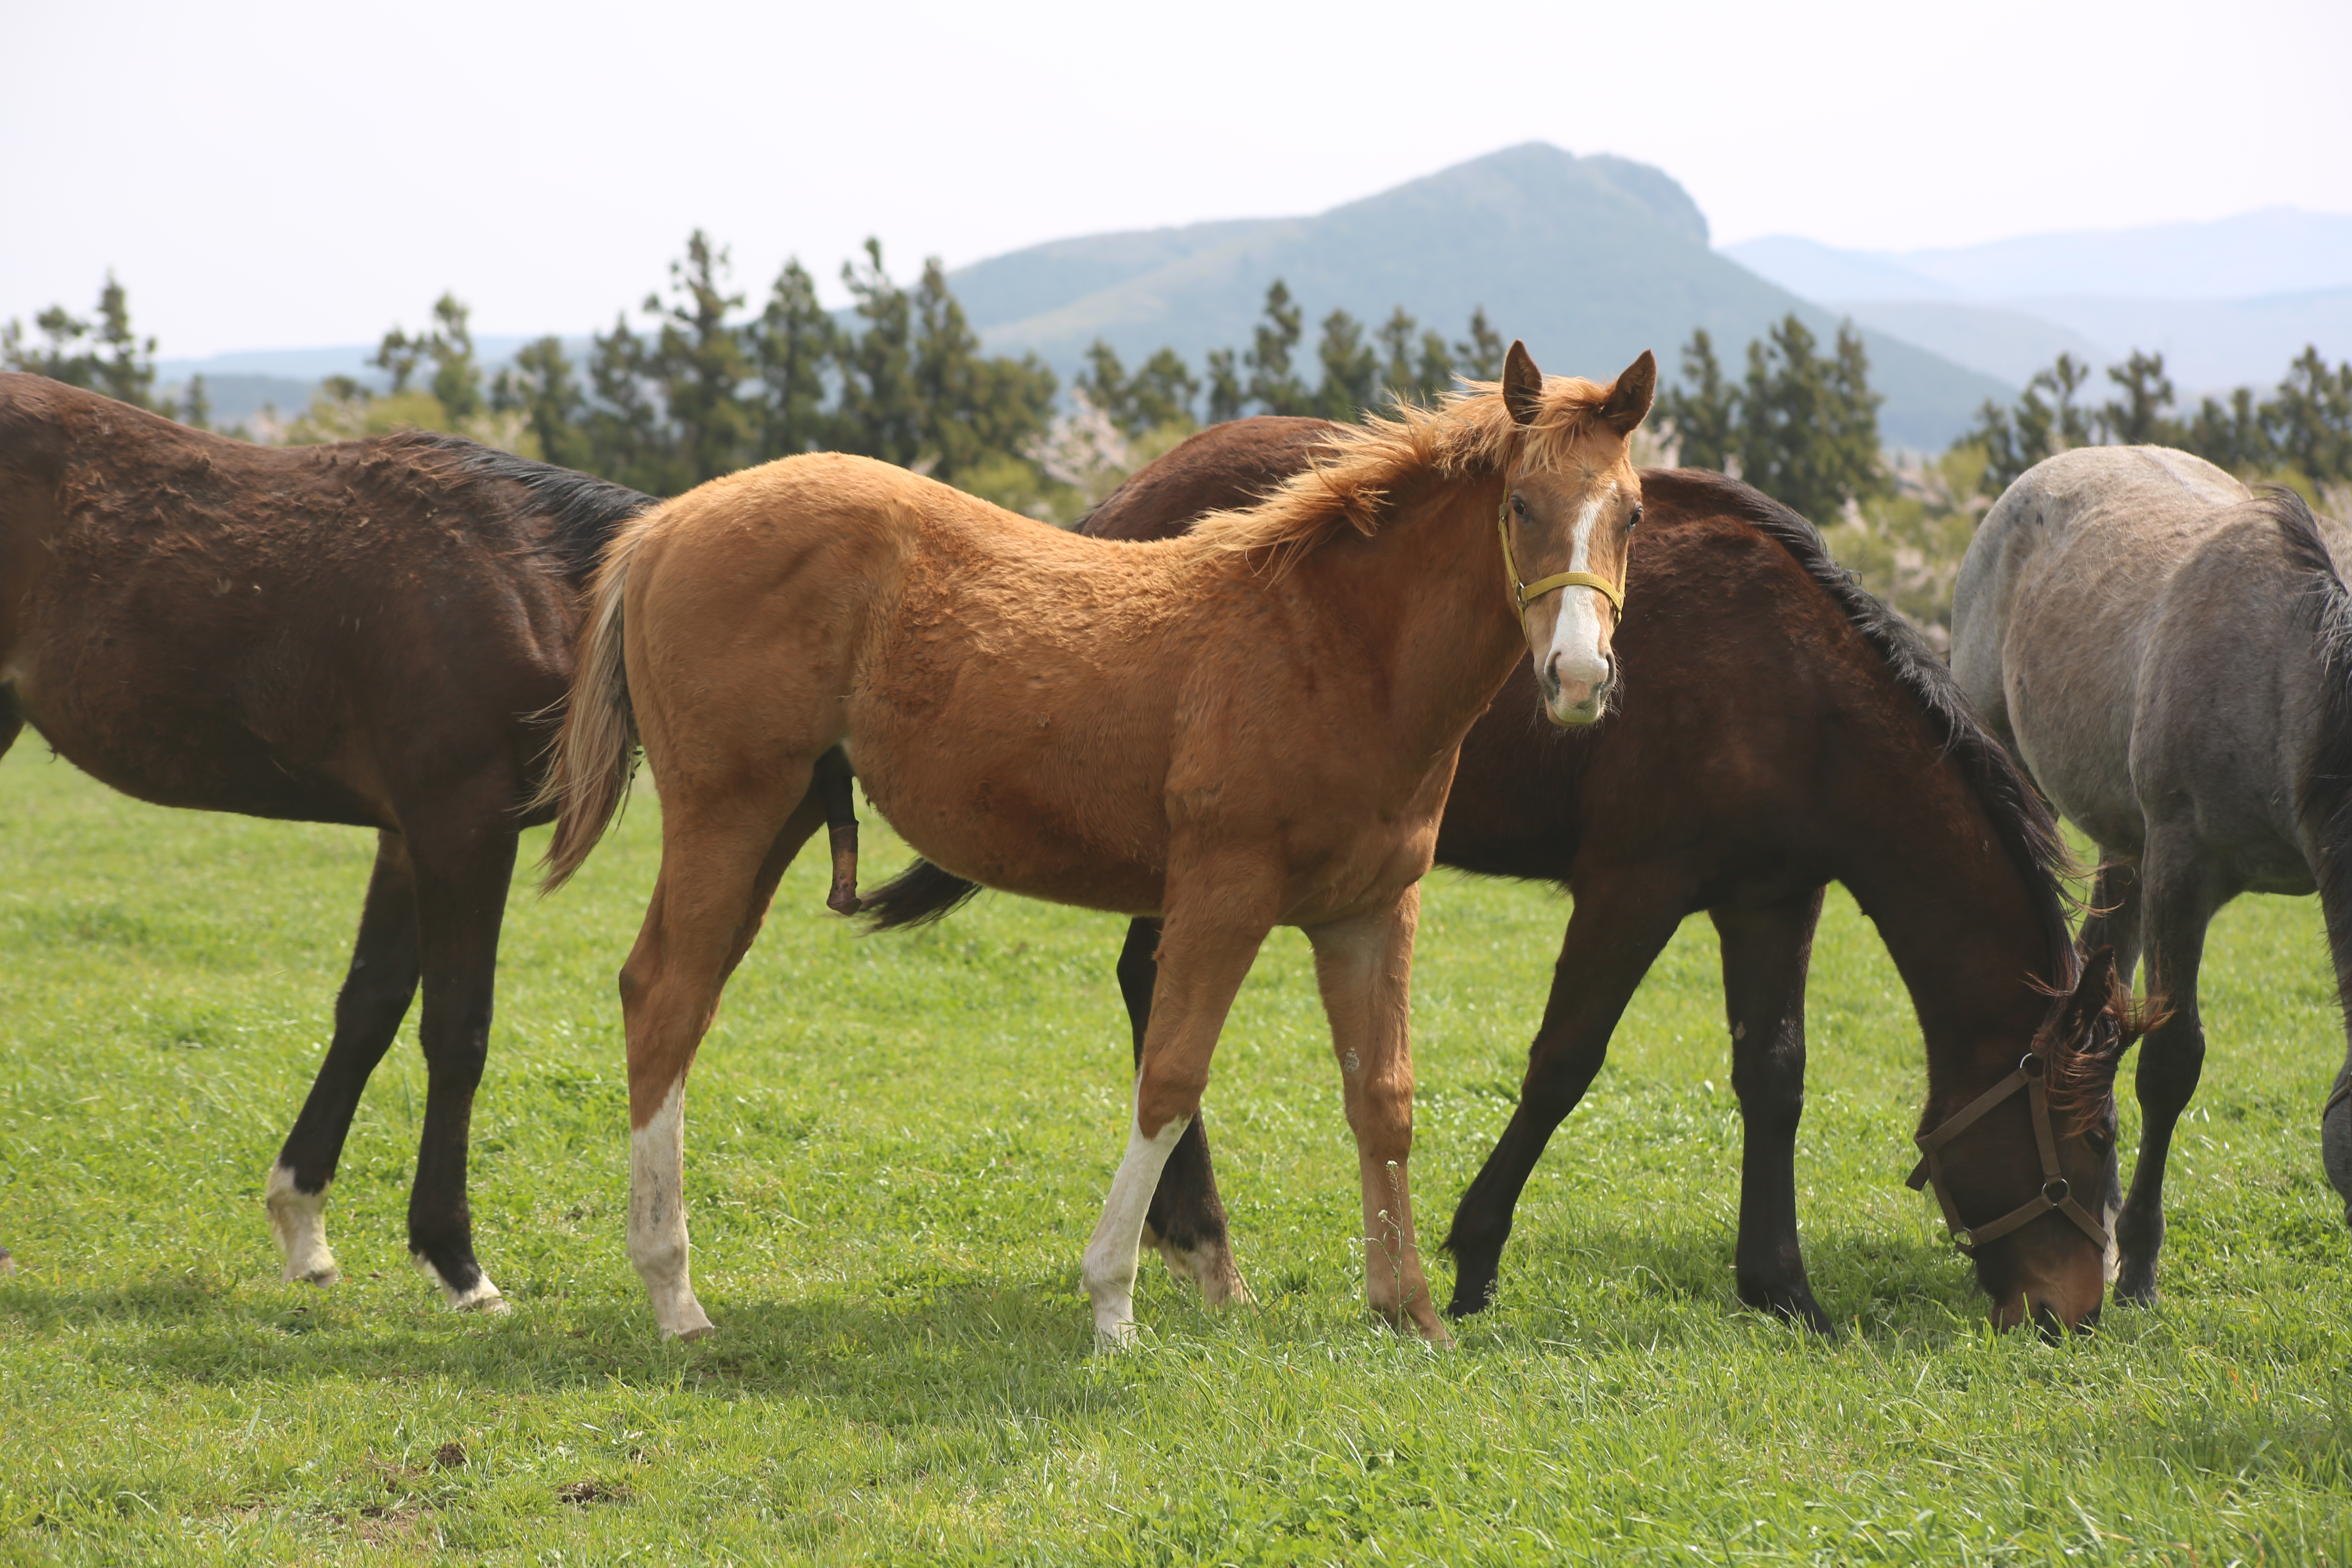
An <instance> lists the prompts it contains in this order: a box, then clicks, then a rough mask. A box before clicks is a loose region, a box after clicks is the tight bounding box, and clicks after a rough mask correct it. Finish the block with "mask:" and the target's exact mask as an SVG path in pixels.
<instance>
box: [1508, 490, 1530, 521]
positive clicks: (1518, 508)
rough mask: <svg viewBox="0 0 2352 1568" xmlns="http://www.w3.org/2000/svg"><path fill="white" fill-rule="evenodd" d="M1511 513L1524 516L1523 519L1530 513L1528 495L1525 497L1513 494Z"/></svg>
mask: <svg viewBox="0 0 2352 1568" xmlns="http://www.w3.org/2000/svg"><path fill="white" fill-rule="evenodd" d="M1511 515H1512V516H1513V517H1517V518H1522V519H1523V518H1525V517H1526V516H1527V515H1528V499H1527V497H1525V496H1513V497H1512V498H1511Z"/></svg>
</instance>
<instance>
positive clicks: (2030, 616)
mask: <svg viewBox="0 0 2352 1568" xmlns="http://www.w3.org/2000/svg"><path fill="white" fill-rule="evenodd" d="M2346 561H2352V531H2347V530H2346V529H2345V528H2344V526H2343V525H2342V524H2341V523H2337V522H2333V521H2327V522H2322V521H2319V520H2318V519H2315V517H2314V516H2313V515H2312V513H2311V510H2310V509H2309V508H2307V507H2306V506H2305V505H2304V503H2303V500H2301V498H2299V497H2297V496H2295V495H2294V494H2293V493H2292V492H2290V491H2286V490H2274V491H2266V492H2264V493H2263V494H2261V495H2256V494H2253V493H2252V492H2250V491H2249V490H2248V489H2246V487H2245V486H2244V485H2242V484H2240V483H2239V482H2238V481H2237V480H2236V479H2231V477H2230V476H2229V475H2228V474H2225V473H2223V472H2222V471H2221V469H2219V468H2214V467H2213V466H2212V465H2211V464H2210V463H2205V462H2202V461H2200V460H2199V459H2198V458H2192V457H2189V455H2188V454H2187V453H2184V452H2174V451H2168V450H2165V449H2164V448H2161V447H2084V448H2081V449H2078V450H2075V451H2072V452H2066V453H2062V454H2061V455H2060V456H2058V457H2055V458H2051V459H2050V460H2049V461H2048V462H2045V463H2042V464H2040V465H2039V466H2037V467H2035V468H2032V470H2031V471H2029V472H2028V473H2026V474H2025V475H2024V476H2023V477H2022V478H2021V479H2019V480H2018V481H2017V482H2016V483H2015V484H2013V485H2011V487H2010V488H2009V489H2008V490H2007V491H2006V492H2005V493H2004V494H2003V495H2002V496H2001V498H2000V500H1998V501H1997V502H1995V503H1994V505H1993V508H1992V510H1991V511H1990V512H1988V513H1987V514H1986V516H1985V520H1984V523H1983V525H1982V527H1980V528H1979V530H1978V531H1977V536H1976V542H1974V543H1973V544H1971V545H1970V546H1969V553H1968V559H1967V560H1966V561H1965V562H1964V563H1962V564H1961V567H1960V575H1959V581H1958V586H1957V587H1956V589H1955V590H1954V597H1953V602H1952V668H1953V671H1954V673H1955V674H1957V675H1958V677H1959V680H1960V684H1961V686H1962V687H1963V688H1964V689H1966V690H1967V692H1968V694H1969V697H1970V698H1971V699H1972V700H1974V701H1975V702H1976V703H1977V705H1978V707H1979V710H1981V711H1982V712H1983V713H1984V714H1985V716H1986V717H1987V718H1988V719H1989V720H1990V721H1991V724H1992V727H1993V729H1994V730H1995V731H1997V732H1998V733H2000V735H2001V736H2002V737H2003V738H2004V739H2006V740H2007V741H2008V742H2009V743H2010V745H2011V747H2012V748H2013V749H2014V750H2015V751H2016V752H2017V754H2018V756H2019V757H2020V759H2021V761H2022V762H2023V763H2024V764H2025V766H2026V767H2027V768H2028V769H2029V770H2030V771H2031V772H2032V775H2033V777H2034V779H2035V780H2036V781H2037V782H2038V783H2039V784H2041V785H2042V790H2043V791H2044V792H2045V793H2046V794H2047V795H2049V796H2050V798H2051V800H2052V801H2053V803H2055V804H2056V805H2057V806H2058V808H2059V809H2060V810H2061V811H2062V812H2063V813H2064V814H2065V815H2066V816H2068V817H2070V818H2072V819H2073V820H2074V823H2075V825H2076V826H2079V827H2081V828H2082V829H2083V831H2084V833H2087V834H2088V835H2090V837H2091V838H2092V839H2093V840H2094V841H2095V843H2096V844H2097V845H2098V847H2099V856H2100V861H2101V865H2100V869H2099V874H2098V885H2097V889H2096V891H2095V896H2094V898H2093V900H2092V913H2091V915H2090V917H2089V918H2088V919H2087V920H2086V921H2084V928H2083V932H2082V936H2081V942H2082V943H2083V945H2084V948H2085V949H2086V950H2087V949H2088V948H2090V947H2092V946H2095V945H2098V944H2103V943H2112V944H2113V945H2114V947H2115V950H2116V957H2117V959H2118V961H2119V963H2120V966H2121V969H2122V973H2124V974H2125V975H2126V977H2128V976H2129V974H2130V973H2131V966H2132V964H2133V963H2135V962H2136V960H2137V956H2138V954H2139V952H2140V951H2141V949H2142V947H2143V946H2145V948H2146V950H2147V966H2148V981H2149V990H2150V991H2151V992H2152V993H2156V994H2160V995H2161V997H2162V998H2163V1001H2164V1003H2165V1005H2167V1006H2168V1008H2169V1009H2170V1015H2171V1016H2170V1017H2169V1018H2168V1019H2167V1020H2166V1021H2165V1022H2163V1023H2161V1024H2159V1025H2158V1026H2157V1028H2156V1029H2155V1030H2154V1031H2153V1032H2152V1033H2151V1034H2149V1036H2148V1037H2147V1042H2146V1043H2145V1044H2144V1045H2142V1046H2141V1047H2140V1058H2139V1071H2138V1089H2139V1102H2140V1110H2141V1115H2142V1118H2143V1122H2144V1126H2143V1131H2142V1138H2141V1145H2140V1159H2139V1165H2138V1168H2137V1170H2136V1171H2135V1172H2134V1173H2133V1176H2132V1184H2131V1191H2130V1193H2129V1194H2128V1195H2127V1196H2126V1200H2125V1203H2124V1210H2123V1215H2122V1217H2121V1219H2120V1221H2119V1222H2118V1224H2117V1226H2116V1242H2117V1245H2118V1247H2119V1248H2120V1252H2121V1258H2120V1268H2119V1270H2118V1272H2117V1275H2116V1297H2117V1299H2118V1300H2126V1301H2139V1302H2148V1301H2153V1300H2155V1299H2156V1257H2157V1251H2158V1247H2161V1246H2162V1245H2163V1241H2164V1161H2165V1154H2166V1152H2167V1151H2168V1148H2169V1147H2170V1145H2171V1142H2172V1130H2173V1126H2174V1123H2175V1122H2176V1121H2179V1117H2180V1113H2181V1112H2182V1111H2183V1110H2185V1109H2187V1107H2188V1104H2189V1096H2190V1095H2192V1094H2193V1093H2195V1092H2196V1089H2197V1079H2198V1075H2199V1072H2200V1068H2202V1066H2203V1064H2204V1060H2205V1030H2204V1026H2203V1024H2202V1023H2201V1022H2200V1019H2199V1017H2198V1013H2197V966H2198V962H2199V959H2200V956H2201V954H2202V952H2203V951H2204V946H2205V928H2206V926H2207V924H2208V923H2209V922H2210V921H2211V920H2212V918H2213V915H2214V912H2215V911H2216V910H2219V909H2220V908H2221V906H2222V905H2223V904H2225V903H2227V902H2229V901H2230V900H2231V899H2233V898H2235V897H2237V896H2238V895H2239V894H2240V893H2243V892H2263V893H2308V892H2312V891H2314V890H2316V891H2317V892H2318V894H2319V900H2320V907H2321V909H2322V910H2323V911H2324V912H2325V914H2326V921H2327V937H2328V945H2329V947H2330V949H2331V950H2332V956H2333V958H2334V961H2335V967H2336V988H2337V993H2338V995H2339V997H2340V998H2341V999H2342V1000H2343V1001H2344V1002H2345V1004H2346V1005H2347V1026H2352V596H2347V593H2346V590H2345V586H2344V583H2343V580H2342V578H2341V576H2340V575H2339V571H2338V567H2337V564H2336V563H2338V562H2346ZM2347 1088H2352V1060H2347V1065H2346V1067H2345V1068H2343V1069H2341V1070H2339V1071H2338V1072H2337V1074H2336V1087H2335V1090H2334V1092H2333V1093H2331V1094H2330V1095H2329V1096H2328V1099H2327V1100H2326V1106H2325V1108H2324V1109H2323V1110H2322V1111H2321V1112H2320V1121H2321V1132H2320V1146H2321V1152H2322V1160H2323V1162H2324V1163H2325V1164H2326V1169H2327V1177H2328V1180H2329V1181H2330V1182H2332V1183H2333V1184H2335V1186H2336V1191H2337V1192H2338V1193H2341V1194H2344V1195H2345V1197H2346V1199H2347V1219H2352V1103H2347V1098H2346V1097H2347Z"/></svg>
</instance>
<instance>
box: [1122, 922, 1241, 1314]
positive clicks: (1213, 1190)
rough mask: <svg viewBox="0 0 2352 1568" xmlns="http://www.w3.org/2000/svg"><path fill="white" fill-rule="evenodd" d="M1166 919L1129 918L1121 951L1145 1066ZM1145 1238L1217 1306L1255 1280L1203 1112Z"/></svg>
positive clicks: (1167, 1168)
mask: <svg viewBox="0 0 2352 1568" xmlns="http://www.w3.org/2000/svg"><path fill="white" fill-rule="evenodd" d="M1159 948H1160V922H1159V921H1156V920H1150V919H1143V920H1136V921H1129V923H1128V928H1127V942H1126V945H1125V946H1123V947H1121V948H1120V949H1119V953H1118V993H1119V996H1120V999H1121V1000H1123V1001H1124V1002H1125V1003H1126V1004H1127V1021H1128V1024H1129V1026H1130V1027H1131V1028H1132V1029H1133V1031H1134V1035H1135V1065H1136V1067H1137V1068H1139V1069H1140V1068H1142V1066H1143V1040H1144V1036H1145V1034H1146V1032H1147V1031H1148V1030H1149V1029H1150V1025H1151V990H1152V987H1153V985H1154V984H1157V983H1158V981H1159V978H1160V961H1159V959H1158V958H1157V957H1156V956H1155V955H1156V954H1157V952H1159ZM1143 1245H1145V1246H1146V1247H1156V1248H1158V1249H1159V1252H1160V1257H1161V1258H1164V1259H1165V1260H1166V1261H1167V1264H1168V1272H1170V1273H1171V1274H1173V1275H1174V1276H1176V1278H1177V1279H1182V1280H1185V1281H1187V1282H1188V1283H1190V1284H1192V1285H1194V1286H1197V1287H1198V1288H1199V1289H1200V1291H1201V1300H1203V1301H1204V1302H1206V1303H1207V1304H1208V1305H1210V1306H1212V1307H1222V1306H1224V1305H1226V1304H1228V1303H1229V1302H1234V1301H1246V1300H1249V1299H1250V1298H1249V1287H1248V1286H1247V1285H1245V1284H1244V1283H1243V1282H1242V1276H1241V1270H1240V1269H1238V1268H1234V1249H1233V1241H1232V1237H1231V1233H1230V1232H1229V1230H1228V1228H1227V1226H1226V1223H1225V1205H1224V1203H1223V1200H1221V1199H1220V1198H1219V1197H1218V1196H1217V1173H1216V1171H1215V1169H1214V1168H1213V1167H1212V1166H1211V1164H1210V1163H1209V1124H1208V1119H1207V1117H1205V1116H1202V1115H1195V1116H1194V1117H1193V1118H1192V1121H1190V1122H1188V1123H1186V1125H1185V1128H1184V1134H1183V1136H1182V1137H1181V1138H1179V1139H1177V1140H1176V1147H1175V1148H1174V1149H1173V1150H1172V1151H1171V1152H1170V1153H1169V1155H1168V1163H1167V1164H1165V1165H1163V1166H1161V1167H1160V1185H1159V1186H1158V1187H1156V1188H1154V1189H1153V1190H1152V1194H1151V1207H1150V1210H1149V1211H1148V1212H1146V1213H1145V1215H1144V1216H1143Z"/></svg>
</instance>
